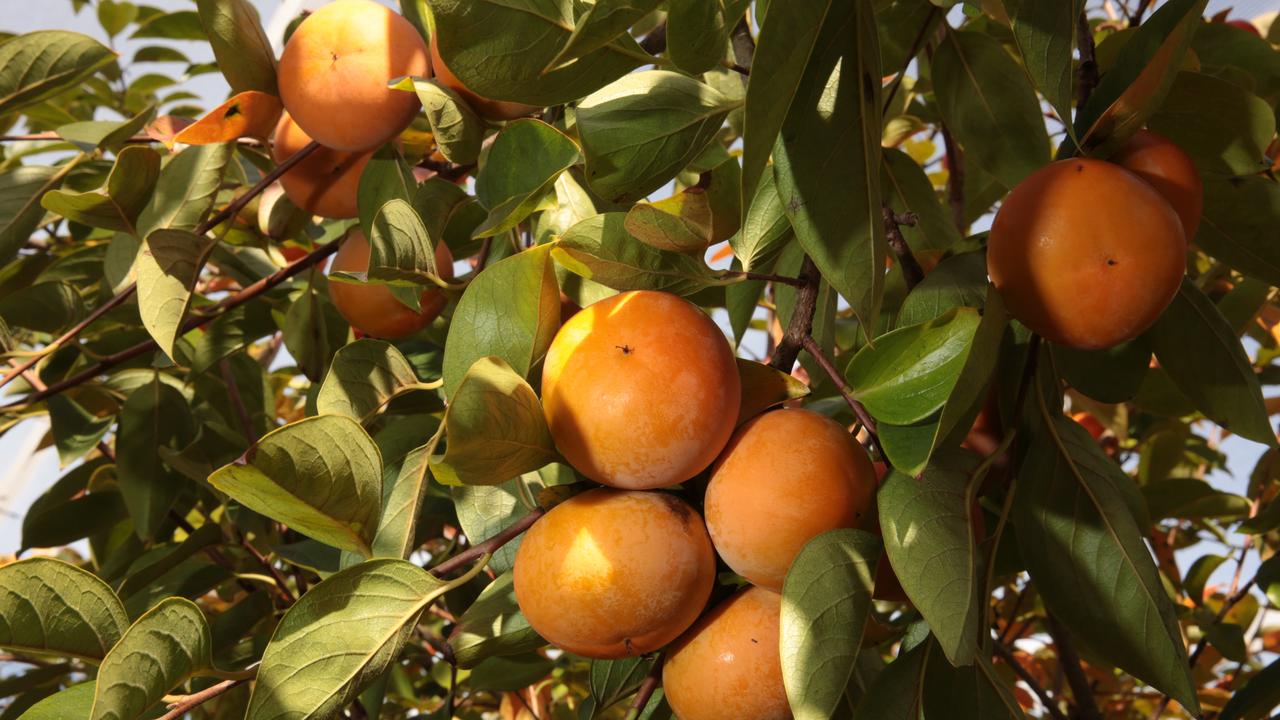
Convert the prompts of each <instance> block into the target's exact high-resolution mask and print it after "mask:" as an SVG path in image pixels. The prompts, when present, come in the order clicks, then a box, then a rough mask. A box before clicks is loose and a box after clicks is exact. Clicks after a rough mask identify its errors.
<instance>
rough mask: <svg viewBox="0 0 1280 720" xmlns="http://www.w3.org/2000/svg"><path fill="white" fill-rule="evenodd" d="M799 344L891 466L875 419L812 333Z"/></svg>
mask: <svg viewBox="0 0 1280 720" xmlns="http://www.w3.org/2000/svg"><path fill="white" fill-rule="evenodd" d="M801 344H802V346H803V347H804V350H805V352H807V353H809V355H810V356H811V357H812V358H813V359H814V360H816V361H817V362H818V364H819V365H821V366H822V369H823V371H824V372H826V373H827V376H828V377H830V378H831V381H832V382H834V383H835V384H836V388H837V389H838V390H839V391H840V395H841V397H843V398H844V401H845V402H846V403H848V404H849V408H850V409H852V410H853V414H854V417H856V418H858V422H860V423H862V427H864V428H866V430H867V435H868V436H870V437H871V442H872V444H873V445H874V446H875V449H876V453H877V454H878V455H879V456H880V459H881V460H882V461H883V462H884V464H885V465H886V466H888V467H890V468H892V467H893V465H892V464H891V463H890V462H889V458H888V456H886V455H885V454H884V447H883V446H882V445H881V444H880V435H879V434H878V433H877V430H876V421H875V419H873V418H872V417H871V413H869V412H867V409H866V408H865V407H863V406H862V403H860V402H858V401H857V400H856V399H855V398H854V397H853V388H852V387H850V386H849V382H848V381H847V380H845V379H844V376H843V375H841V374H840V371H839V370H838V369H837V368H836V366H835V363H833V362H831V359H830V358H828V357H827V354H826V353H825V352H823V350H822V346H821V345H819V344H818V341H817V340H814V339H813V336H812V335H806V336H805V338H804V340H803V341H802V342H801Z"/></svg>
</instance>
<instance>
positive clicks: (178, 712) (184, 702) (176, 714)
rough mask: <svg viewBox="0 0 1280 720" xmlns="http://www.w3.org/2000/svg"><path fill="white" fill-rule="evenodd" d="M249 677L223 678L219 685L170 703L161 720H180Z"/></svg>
mask: <svg viewBox="0 0 1280 720" xmlns="http://www.w3.org/2000/svg"><path fill="white" fill-rule="evenodd" d="M247 679H248V678H241V679H238V680H223V681H222V682H220V683H218V684H217V685H210V686H209V687H207V688H205V689H204V690H201V691H200V692H198V693H194V694H192V695H188V696H186V697H184V698H183V699H181V700H179V701H178V702H175V703H172V704H170V705H169V712H167V713H165V714H164V715H161V716H160V720H178V718H181V717H183V716H185V715H186V714H187V713H189V712H191V711H192V710H194V709H195V708H197V707H199V706H201V705H203V704H204V703H206V702H209V701H210V700H212V699H214V698H216V697H218V696H219V695H221V694H223V693H225V692H226V691H228V690H230V689H231V688H233V687H235V686H237V685H239V684H240V683H242V682H245V681H246V680H247Z"/></svg>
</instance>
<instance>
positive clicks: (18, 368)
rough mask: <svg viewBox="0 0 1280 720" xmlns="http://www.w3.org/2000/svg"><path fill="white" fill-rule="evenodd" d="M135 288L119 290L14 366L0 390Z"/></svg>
mask: <svg viewBox="0 0 1280 720" xmlns="http://www.w3.org/2000/svg"><path fill="white" fill-rule="evenodd" d="M137 288H138V286H137V285H135V284H133V283H130V284H129V286H128V287H127V288H125V289H124V290H121V291H120V292H119V293H116V294H115V295H114V296H113V297H112V298H111V299H110V300H108V301H106V302H104V303H102V305H99V306H98V307H97V308H96V309H95V310H94V311H93V312H91V313H89V316H88V317H86V318H85V319H83V320H81V321H80V322H78V323H76V324H75V325H74V326H73V327H72V328H71V329H70V330H68V331H66V332H65V333H63V334H62V335H60V336H58V337H57V338H55V339H54V340H53V342H51V343H49V344H48V345H45V346H44V348H43V349H41V350H40V352H39V353H37V354H35V355H32V356H31V357H30V358H27V360H25V361H23V362H21V363H18V364H16V365H14V369H13V370H11V371H10V372H8V373H7V374H5V375H4V377H0V388H3V387H4V386H5V385H8V384H9V382H10V381H11V380H13V379H14V378H16V377H18V376H19V375H22V374H24V373H26V372H27V371H28V370H30V369H31V368H33V367H35V365H36V363H38V362H40V360H41V359H42V358H44V357H46V356H48V355H49V353H52V352H54V351H55V350H57V349H58V348H60V347H62V346H63V345H64V344H65V343H66V342H67V341H69V340H71V339H73V338H75V337H76V336H77V335H79V334H80V333H82V332H84V330H85V328H87V327H89V326H90V325H92V324H94V323H95V322H97V321H98V320H99V319H101V318H102V316H103V315H106V314H107V313H109V312H111V311H112V310H113V309H115V308H116V307H118V306H119V305H120V304H121V303H123V302H124V301H125V300H128V299H129V298H130V297H132V296H133V291H134V290H136V289H137Z"/></svg>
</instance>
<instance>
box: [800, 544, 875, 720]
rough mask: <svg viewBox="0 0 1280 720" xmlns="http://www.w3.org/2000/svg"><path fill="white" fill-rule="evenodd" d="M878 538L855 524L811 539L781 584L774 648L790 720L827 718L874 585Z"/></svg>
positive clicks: (844, 680) (845, 678)
mask: <svg viewBox="0 0 1280 720" xmlns="http://www.w3.org/2000/svg"><path fill="white" fill-rule="evenodd" d="M880 550H881V547H880V541H879V540H878V539H877V538H876V537H875V536H873V535H871V534H869V533H866V532H863V531H861V530H831V531H828V532H825V533H823V534H821V535H819V536H817V537H815V538H814V539H812V540H810V541H809V542H808V543H807V544H806V545H805V546H804V549H802V550H801V551H800V554H799V555H797V556H796V559H795V560H794V561H793V562H792V563H791V569H790V570H788V571H787V579H786V581H785V582H784V583H783V585H782V618H781V620H780V622H779V624H780V628H779V634H780V636H781V637H780V640H779V643H780V645H779V656H780V659H781V660H782V682H783V685H785V686H786V689H787V699H788V700H789V701H790V703H791V712H792V714H793V715H794V716H795V718H796V720H826V718H829V717H831V714H832V712H833V711H834V710H835V709H836V707H837V706H838V705H839V704H840V702H841V699H842V698H843V696H844V691H845V687H846V686H848V684H849V677H850V676H851V675H852V673H853V666H854V662H855V660H856V659H857V655H858V646H859V645H861V644H862V631H863V630H864V629H865V627H866V622H867V613H868V611H870V609H871V591H872V589H873V588H874V585H875V575H876V563H877V562H878V561H879V559H880Z"/></svg>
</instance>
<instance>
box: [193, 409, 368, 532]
mask: <svg viewBox="0 0 1280 720" xmlns="http://www.w3.org/2000/svg"><path fill="white" fill-rule="evenodd" d="M209 484H211V485H213V486H214V487H215V488H217V489H218V490H220V491H222V492H224V493H226V494H227V495H230V496H231V497H232V498H233V499H234V500H236V501H237V502H239V503H240V504H242V505H244V506H245V507H247V508H249V509H250V510H253V511H254V512H258V513H261V514H263V515H266V516H267V517H269V518H272V519H274V520H278V521H280V522H283V523H284V524H286V525H288V526H289V527H290V528H291V529H293V530H295V531H297V532H300V533H302V534H303V535H306V536H308V537H311V538H314V539H316V540H319V541H320V542H323V543H328V544H329V545H332V546H333V547H336V548H339V549H341V550H347V551H350V552H354V553H358V554H360V555H363V556H365V557H368V556H369V554H370V552H371V550H370V547H369V544H370V543H371V542H372V541H373V536H374V533H375V531H376V530H377V527H378V517H379V515H380V513H381V508H382V458H381V456H380V455H379V453H378V447H377V445H375V444H374V443H373V440H372V439H371V438H370V437H369V435H368V433H366V432H365V431H364V428H362V427H360V424H359V423H357V422H356V421H354V420H352V419H350V418H347V417H343V416H341V415H320V416H318V417H310V418H306V419H305V420H300V421H298V422H295V423H291V424H289V425H285V426H284V427H282V428H280V429H278V430H274V431H272V432H270V433H267V434H266V435H265V436H263V438H262V439H261V440H259V441H258V444H257V445H255V446H254V447H252V448H250V449H249V451H248V452H247V453H245V455H244V457H242V458H240V459H238V460H236V461H235V462H233V463H231V464H229V465H224V466H223V467H222V468H219V469H218V470H217V471H216V472H214V473H213V474H212V475H210V476H209Z"/></svg>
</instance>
